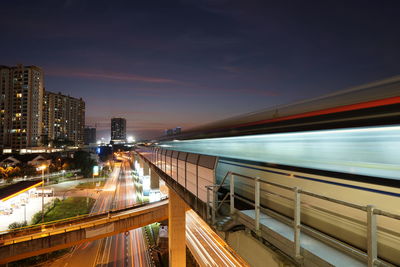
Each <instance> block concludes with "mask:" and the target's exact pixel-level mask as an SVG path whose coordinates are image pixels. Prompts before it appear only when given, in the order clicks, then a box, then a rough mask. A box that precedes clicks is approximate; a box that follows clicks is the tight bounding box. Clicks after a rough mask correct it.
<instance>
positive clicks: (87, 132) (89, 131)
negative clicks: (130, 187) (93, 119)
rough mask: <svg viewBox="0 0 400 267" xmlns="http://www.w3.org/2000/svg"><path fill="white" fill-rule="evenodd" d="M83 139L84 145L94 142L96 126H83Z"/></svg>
mask: <svg viewBox="0 0 400 267" xmlns="http://www.w3.org/2000/svg"><path fill="white" fill-rule="evenodd" d="M83 140H84V142H83V143H84V144H85V145H90V144H96V141H97V140H96V128H94V127H85V129H84V137H83Z"/></svg>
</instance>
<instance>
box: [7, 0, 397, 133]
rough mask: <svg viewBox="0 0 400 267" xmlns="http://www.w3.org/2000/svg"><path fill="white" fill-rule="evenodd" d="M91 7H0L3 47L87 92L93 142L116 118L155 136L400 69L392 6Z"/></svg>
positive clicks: (10, 57) (68, 88)
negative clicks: (94, 126) (93, 133)
mask: <svg viewBox="0 0 400 267" xmlns="http://www.w3.org/2000/svg"><path fill="white" fill-rule="evenodd" d="M95 3H96V4H95V5H94V2H93V1H75V0H68V1H62V2H57V3H54V2H52V1H43V0H42V1H38V2H35V3H24V5H21V6H19V2H18V1H15V2H12V3H11V2H10V3H3V6H2V9H1V10H0V15H1V16H0V21H1V23H2V25H4V29H5V30H4V32H3V37H4V38H3V42H2V44H1V45H0V46H1V48H2V51H4V53H3V55H2V62H1V64H5V65H15V64H17V63H23V64H25V65H30V64H35V65H38V66H40V67H42V68H43V70H44V73H45V84H46V87H48V88H51V89H52V90H53V91H56V92H58V91H60V92H62V93H64V94H71V95H79V96H80V97H82V98H84V99H87V124H88V125H95V124H96V125H97V128H98V136H99V138H100V137H103V138H106V139H108V138H109V137H110V136H109V129H110V118H112V117H125V118H127V121H128V125H127V131H128V134H131V135H134V136H135V137H137V138H138V139H140V138H146V137H155V136H160V135H162V133H163V131H164V130H165V129H170V128H173V127H175V126H176V125H180V126H182V128H183V129H188V128H191V127H194V126H198V125H201V124H205V123H208V122H211V121H215V120H219V119H223V118H227V117H231V116H234V115H238V114H242V113H246V112H252V111H256V110H259V109H263V108H268V107H272V106H275V105H279V104H287V103H291V102H294V101H298V100H301V99H308V98H312V97H316V96H320V95H324V94H327V93H331V92H334V91H337V90H341V89H344V88H348V87H351V86H355V85H360V84H364V83H368V82H372V81H375V80H381V79H384V78H388V77H391V76H394V75H397V74H399V72H400V71H399V70H400V63H399V62H400V60H399V58H400V52H399V51H398V49H397V47H398V46H399V45H400V38H399V36H400V35H399V34H397V33H398V31H399V30H398V27H397V26H396V25H398V23H399V20H400V19H399V17H398V16H397V13H396V10H398V5H399V4H398V3H393V4H391V5H390V7H389V6H385V5H381V4H380V3H373V2H368V3H366V2H362V5H361V4H359V3H358V2H352V3H338V2H328V3H315V2H308V3H295V2H292V3H286V4H284V3H274V4H272V3H266V2H264V1H254V2H252V3H246V4H244V3H243V2H240V1H215V2H210V1H171V2H169V3H168V4H166V3H165V2H160V3H158V4H157V3H154V2H152V3H140V4H138V3H129V2H124V1H113V2H112V3H109V2H106V1H100V2H95ZM16 16H17V17H18V18H19V19H18V21H15V19H14V18H15V17H16ZM37 29H40V30H39V31H38V30H37ZM39 33H40V34H39ZM26 46H29V47H30V49H29V50H27V49H24V47H26ZM110 92H112V93H110Z"/></svg>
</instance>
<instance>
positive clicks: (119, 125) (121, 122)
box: [111, 118, 126, 143]
mask: <svg viewBox="0 0 400 267" xmlns="http://www.w3.org/2000/svg"><path fill="white" fill-rule="evenodd" d="M111 141H112V142H113V143H124V142H126V120H125V119H124V118H112V119H111Z"/></svg>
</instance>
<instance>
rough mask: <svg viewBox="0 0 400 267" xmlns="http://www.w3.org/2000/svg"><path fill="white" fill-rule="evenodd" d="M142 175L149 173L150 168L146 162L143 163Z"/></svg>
mask: <svg viewBox="0 0 400 267" xmlns="http://www.w3.org/2000/svg"><path fill="white" fill-rule="evenodd" d="M143 175H150V168H149V165H147V164H146V163H143Z"/></svg>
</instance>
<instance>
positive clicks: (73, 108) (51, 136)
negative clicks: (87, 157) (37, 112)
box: [43, 91, 85, 146]
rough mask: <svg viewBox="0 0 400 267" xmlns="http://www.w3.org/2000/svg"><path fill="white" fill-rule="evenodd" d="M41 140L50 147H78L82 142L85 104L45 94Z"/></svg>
mask: <svg viewBox="0 0 400 267" xmlns="http://www.w3.org/2000/svg"><path fill="white" fill-rule="evenodd" d="M43 111H44V112H43V114H44V115H43V125H44V131H43V140H46V143H47V144H49V145H50V146H61V145H70V146H80V145H82V144H83V142H84V127H85V102H84V101H83V100H82V98H74V97H71V96H67V95H63V94H61V93H52V92H48V91H46V92H45V96H44V105H43Z"/></svg>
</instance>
